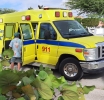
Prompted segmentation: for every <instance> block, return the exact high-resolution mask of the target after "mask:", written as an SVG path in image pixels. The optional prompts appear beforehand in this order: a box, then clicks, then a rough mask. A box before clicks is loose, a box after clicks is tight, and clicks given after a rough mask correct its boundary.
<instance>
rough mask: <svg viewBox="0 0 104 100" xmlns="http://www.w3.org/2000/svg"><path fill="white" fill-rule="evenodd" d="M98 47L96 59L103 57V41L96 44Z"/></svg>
mask: <svg viewBox="0 0 104 100" xmlns="http://www.w3.org/2000/svg"><path fill="white" fill-rule="evenodd" d="M97 48H98V59H102V58H104V42H102V43H98V44H97Z"/></svg>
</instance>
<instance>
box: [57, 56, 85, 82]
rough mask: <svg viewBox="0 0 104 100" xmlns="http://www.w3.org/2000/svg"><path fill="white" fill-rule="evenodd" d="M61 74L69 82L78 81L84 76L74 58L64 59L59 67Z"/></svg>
mask: <svg viewBox="0 0 104 100" xmlns="http://www.w3.org/2000/svg"><path fill="white" fill-rule="evenodd" d="M69 68H70V69H69ZM73 71H74V72H73ZM59 72H60V74H61V75H63V76H64V77H65V79H67V80H69V81H77V80H79V79H80V78H81V77H82V76H83V70H82V68H81V66H80V64H79V62H78V60H76V59H74V58H66V59H64V60H63V61H62V62H61V63H60V65H59Z"/></svg>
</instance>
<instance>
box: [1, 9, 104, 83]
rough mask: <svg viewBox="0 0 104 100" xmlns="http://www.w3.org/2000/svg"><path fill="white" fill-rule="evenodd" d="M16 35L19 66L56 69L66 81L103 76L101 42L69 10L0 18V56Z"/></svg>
mask: <svg viewBox="0 0 104 100" xmlns="http://www.w3.org/2000/svg"><path fill="white" fill-rule="evenodd" d="M15 32H20V37H19V38H20V39H21V40H22V42H23V46H22V66H24V65H34V66H40V65H41V64H42V65H43V66H44V67H47V66H48V67H50V68H52V69H58V71H59V72H60V73H61V75H62V76H64V77H65V78H66V79H67V80H70V81H76V80H79V79H80V78H81V77H82V76H83V73H88V74H95V73H96V74H97V73H101V72H104V38H103V37H100V36H93V34H91V33H89V32H88V31H87V30H86V29H85V28H84V27H83V26H82V25H81V24H80V23H78V22H77V21H76V20H75V19H74V17H73V14H72V12H71V11H70V10H67V9H61V8H42V9H36V10H35V9H34V10H26V11H21V12H14V13H9V14H2V15H0V54H1V53H2V52H3V50H5V49H8V48H9V43H10V41H11V40H12V39H13V38H14V33H15Z"/></svg>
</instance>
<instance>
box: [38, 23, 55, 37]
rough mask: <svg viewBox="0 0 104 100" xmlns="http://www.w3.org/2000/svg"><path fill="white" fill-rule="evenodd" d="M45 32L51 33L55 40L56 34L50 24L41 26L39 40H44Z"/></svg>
mask: <svg viewBox="0 0 104 100" xmlns="http://www.w3.org/2000/svg"><path fill="white" fill-rule="evenodd" d="M45 32H49V33H50V34H51V39H54V36H55V35H56V32H55V30H54V28H53V27H52V25H51V24H50V23H42V24H41V25H40V32H39V39H44V33H45Z"/></svg>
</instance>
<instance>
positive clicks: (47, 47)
mask: <svg viewBox="0 0 104 100" xmlns="http://www.w3.org/2000/svg"><path fill="white" fill-rule="evenodd" d="M45 32H49V33H51V38H50V39H45ZM53 35H54V36H55V38H53V37H52V36H53ZM36 42H37V58H38V62H41V63H44V64H50V65H55V64H56V61H57V52H58V41H57V33H56V31H55V29H54V27H53V25H52V24H51V23H49V22H42V23H40V25H39V35H38V37H37V41H36Z"/></svg>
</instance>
